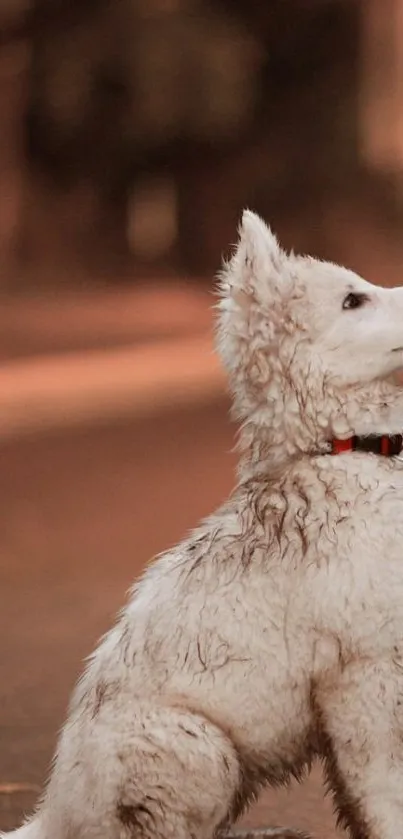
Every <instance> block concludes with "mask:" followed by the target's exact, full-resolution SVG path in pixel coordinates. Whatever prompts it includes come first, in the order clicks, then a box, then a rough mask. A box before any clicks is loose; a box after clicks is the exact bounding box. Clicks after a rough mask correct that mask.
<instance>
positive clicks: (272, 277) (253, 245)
mask: <svg viewBox="0 0 403 839" xmlns="http://www.w3.org/2000/svg"><path fill="white" fill-rule="evenodd" d="M284 258H285V254H284V252H283V251H282V249H281V248H280V245H279V244H278V241H277V239H276V237H275V235H274V233H272V231H271V230H270V228H269V227H268V226H267V224H265V222H264V221H263V220H262V219H261V218H260V217H259V216H258V215H256V213H252V212H251V211H250V210H245V211H244V212H243V215H242V221H241V224H240V227H239V239H238V243H237V246H236V250H235V253H234V255H233V257H232V259H231V260H230V262H228V263H227V264H226V265H225V266H224V270H223V272H222V274H221V288H220V291H221V297H222V298H227V299H228V298H232V299H233V301H234V302H235V303H238V305H239V306H240V307H241V308H244V307H248V305H249V304H250V303H251V302H252V301H254V302H256V303H260V304H261V305H263V306H264V304H265V303H270V300H271V298H272V297H273V294H278V292H279V291H280V288H281V282H282V267H283V264H284Z"/></svg>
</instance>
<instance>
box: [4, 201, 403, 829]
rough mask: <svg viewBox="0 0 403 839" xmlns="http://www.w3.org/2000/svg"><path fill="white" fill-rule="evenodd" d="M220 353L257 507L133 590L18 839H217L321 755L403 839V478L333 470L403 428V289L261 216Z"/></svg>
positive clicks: (226, 296) (208, 524)
mask: <svg viewBox="0 0 403 839" xmlns="http://www.w3.org/2000/svg"><path fill="white" fill-rule="evenodd" d="M350 292H353V293H359V294H363V295H365V300H364V303H363V305H362V306H361V307H359V308H357V309H345V308H343V301H344V300H345V298H346V295H347V294H348V293H350ZM218 346H219V350H220V353H221V356H222V358H223V361H224V363H225V366H226V368H227V370H228V375H229V381H230V386H231V390H232V394H233V400H234V412H235V415H236V417H237V418H238V419H239V420H241V423H242V426H241V431H240V438H239V447H240V466H239V482H238V486H237V488H236V490H235V491H234V493H233V495H232V496H231V498H230V499H229V500H228V502H227V503H226V504H225V505H224V506H223V507H222V508H221V509H219V510H218V511H217V512H216V513H215V514H214V515H212V516H211V517H210V518H209V519H207V520H206V521H205V522H203V523H202V525H201V526H200V527H199V528H198V529H197V530H196V531H195V532H194V533H192V534H191V536H189V538H187V539H185V540H184V541H183V542H182V543H181V544H180V545H178V546H177V547H176V548H174V549H173V550H171V551H169V552H168V553H166V554H165V555H163V556H162V557H160V558H159V559H158V560H157V561H156V562H155V563H154V564H153V565H151V566H150V568H149V569H148V570H147V572H146V573H145V575H144V576H143V578H142V580H141V581H140V582H139V583H138V584H137V585H136V586H135V588H134V589H133V592H132V595H131V598H130V602H129V604H128V606H127V607H126V608H125V609H124V611H123V612H122V614H121V616H120V618H119V620H118V622H117V624H116V626H115V628H114V629H112V631H111V632H110V633H109V634H108V635H107V636H106V638H105V639H104V640H103V641H102V643H101V644H100V646H99V647H98V649H97V650H96V652H95V653H94V655H93V656H92V658H91V660H90V662H89V664H88V667H87V669H86V671H85V673H84V675H83V677H82V679H81V681H80V683H79V685H78V687H77V689H76V691H75V694H74V696H73V699H72V702H71V707H70V713H69V717H68V720H67V723H66V725H65V727H64V730H63V732H62V735H61V738H60V742H59V745H58V749H57V754H56V757H55V762H54V767H53V771H52V774H51V778H50V781H49V784H48V787H47V790H46V792H45V794H44V797H43V800H42V802H41V803H40V804H39V806H38V810H37V813H36V815H35V816H34V817H33V819H31V820H30V821H29V822H28V823H27V824H26V825H25V826H23V827H22V828H20V829H19V830H18V831H16V832H15V833H14V834H12V836H13V839H129V837H130V839H137V838H138V839H140V838H141V839H151V837H153V839H212V837H213V835H214V834H215V832H216V831H217V830H220V829H221V828H222V827H223V826H225V825H226V824H230V823H231V822H233V821H234V820H235V819H236V818H237V816H238V815H239V813H240V812H241V811H242V810H243V808H244V807H245V806H247V804H248V803H249V801H250V800H251V799H252V798H253V797H254V796H255V795H256V794H257V793H258V792H259V789H260V788H261V786H262V785H264V784H266V783H280V782H282V781H285V780H287V778H288V777H289V776H290V775H291V774H296V775H298V774H299V773H300V772H301V771H302V770H303V769H304V768H305V767H309V764H310V761H311V760H312V758H313V756H315V755H319V756H320V757H322V758H323V759H324V761H325V764H326V767H327V771H328V776H329V782H330V784H331V786H332V789H333V791H334V794H335V800H336V806H337V808H338V811H339V815H340V816H341V818H342V820H343V821H344V823H345V824H346V825H347V826H348V827H349V828H350V829H351V831H352V833H353V835H354V837H355V839H364V837H365V838H366V839H396V836H400V835H401V834H402V833H403V828H402V824H403V551H402V544H403V541H401V540H403V463H401V462H400V461H399V460H396V459H387V458H382V457H378V456H375V455H372V454H363V453H348V454H344V455H340V456H337V457H333V456H330V455H329V440H330V439H331V438H332V436H338V437H348V436H350V435H352V434H367V433H371V434H375V433H390V434H394V433H398V432H400V431H401V429H402V427H403V389H402V388H399V387H398V386H396V385H394V384H393V383H392V382H391V374H393V373H394V371H396V370H398V369H400V368H401V367H402V366H403V349H402V347H403V289H401V288H399V289H393V290H389V289H383V288H378V287H375V286H372V285H370V284H369V283H367V282H365V280H363V279H361V277H358V276H357V275H356V274H354V273H352V272H351V271H347V270H345V269H344V268H340V267H338V266H336V265H332V264H328V263H322V262H319V261H317V260H315V259H311V258H308V257H298V256H294V255H287V254H286V253H284V252H283V251H282V250H281V248H280V247H279V245H278V243H277V240H276V238H275V237H274V235H273V234H272V233H271V232H270V230H269V229H268V228H267V227H266V225H265V224H264V223H263V221H261V220H260V219H259V218H258V217H257V216H256V215H254V214H253V213H251V212H245V213H244V215H243V220H242V226H241V230H240V239H239V243H238V246H237V248H236V252H235V254H234V257H233V258H232V260H231V262H230V263H229V264H228V265H227V266H226V267H225V269H224V271H223V273H222V277H221V281H220V302H219V322H218ZM267 835H269V833H268V834H267ZM275 835H278V834H275Z"/></svg>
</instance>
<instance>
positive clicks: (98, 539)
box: [0, 403, 334, 837]
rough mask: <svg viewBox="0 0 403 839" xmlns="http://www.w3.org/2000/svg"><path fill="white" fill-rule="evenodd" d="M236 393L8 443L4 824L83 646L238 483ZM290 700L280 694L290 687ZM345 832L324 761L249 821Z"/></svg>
mask: <svg viewBox="0 0 403 839" xmlns="http://www.w3.org/2000/svg"><path fill="white" fill-rule="evenodd" d="M226 413H227V406H226V404H224V403H222V404H218V403H216V404H215V405H211V406H209V407H208V406H207V407H202V408H198V409H197V410H196V409H195V408H193V409H192V408H190V409H189V410H188V411H186V410H182V411H181V412H180V413H179V412H177V413H175V412H174V411H171V412H168V413H167V414H166V415H164V414H161V415H160V416H158V417H152V418H151V417H150V418H146V417H143V418H142V419H141V420H139V419H138V420H136V421H135V420H131V421H130V422H128V421H127V422H125V423H123V422H121V423H120V424H118V423H116V424H114V425H113V426H109V427H102V426H97V427H94V428H87V429H73V430H66V429H65V430H63V431H59V432H57V433H56V432H55V433H54V434H53V435H51V434H47V435H46V436H42V437H41V436H39V435H38V436H34V437H32V438H29V437H28V438H25V439H23V440H17V441H14V442H13V441H8V442H3V443H1V444H0V464H1V475H2V479H1V482H0V498H1V503H0V540H1V545H0V548H1V550H0V639H1V640H0V710H1V713H0V745H1V748H0V785H3V787H1V786H0V790H1V789H3V792H0V827H2V828H10V827H12V826H13V825H15V824H16V823H17V822H19V820H20V819H21V817H22V814H23V812H24V810H29V809H30V807H31V806H32V804H33V802H34V799H35V793H34V792H33V791H29V790H26V791H25V792H23V791H22V792H21V791H20V792H18V790H17V791H15V790H14V791H13V789H12V787H9V792H8V793H7V792H4V790H6V789H7V788H6V787H5V786H4V785H5V784H6V783H7V784H13V783H17V784H18V783H23V784H33V785H39V786H40V785H41V784H42V782H43V779H44V777H45V774H46V771H47V767H48V765H49V761H50V758H51V755H52V751H53V749H54V746H55V742H56V733H57V730H58V728H59V726H60V724H61V723H62V720H63V717H64V714H65V708H66V703H67V700H68V695H69V692H70V690H71V688H72V686H73V683H74V680H75V679H76V677H77V675H78V673H79V672H80V669H81V661H82V659H83V657H84V656H85V655H86V654H87V653H89V652H90V651H91V649H92V648H93V646H94V643H95V642H96V640H97V638H98V636H99V635H100V634H101V633H102V632H103V631H105V630H106V629H107V628H108V626H109V625H110V623H111V621H112V620H113V616H114V614H115V612H116V610H117V609H118V608H119V607H120V606H121V605H122V603H123V600H124V594H125V590H126V589H127V587H128V586H129V584H130V583H131V582H132V580H133V579H134V578H135V577H136V575H137V574H138V573H139V571H140V570H141V569H142V567H143V566H144V563H145V562H146V561H147V560H148V559H149V558H150V557H151V556H152V555H153V554H154V553H156V552H157V551H160V550H162V549H163V548H166V547H168V546H170V545H172V543H174V542H175V541H176V540H178V539H179V538H180V537H181V536H182V535H183V534H184V533H186V531H187V529H188V528H189V527H191V526H192V525H194V524H196V522H197V521H198V519H199V518H200V516H202V515H204V514H206V513H208V512H209V511H211V510H212V509H213V508H214V507H215V506H216V505H217V504H218V503H219V502H220V501H221V500H222V499H223V498H224V496H225V495H226V493H227V492H228V490H229V489H230V487H231V485H232V472H233V465H234V458H233V455H231V453H230V450H231V447H232V444H233V429H232V428H231V427H230V425H229V423H228V421H227V417H226ZM279 701H281V697H279ZM264 821H266V822H271V823H273V822H274V823H281V822H287V823H291V824H294V825H298V826H300V827H302V828H305V829H308V830H312V831H313V832H314V833H315V835H316V836H318V837H320V836H323V837H327V836H334V826H333V825H334V820H333V817H332V814H331V807H330V802H329V801H328V800H327V802H326V803H325V802H324V800H323V792H322V788H321V784H320V773H319V770H317V771H315V772H314V773H313V775H312V777H311V779H310V780H309V782H307V783H305V784H303V785H302V786H300V787H299V788H294V787H293V788H292V790H291V792H290V793H287V792H285V791H280V792H273V793H272V792H270V793H269V794H266V795H265V796H264V797H263V798H262V801H261V803H260V804H259V806H258V807H257V808H255V809H254V810H253V812H252V813H251V814H250V818H249V823H259V822H260V823H261V822H264Z"/></svg>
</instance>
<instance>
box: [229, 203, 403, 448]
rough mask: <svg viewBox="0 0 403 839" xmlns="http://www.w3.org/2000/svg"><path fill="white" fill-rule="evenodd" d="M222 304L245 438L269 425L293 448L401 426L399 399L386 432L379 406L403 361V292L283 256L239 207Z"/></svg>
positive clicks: (253, 218)
mask: <svg viewBox="0 0 403 839" xmlns="http://www.w3.org/2000/svg"><path fill="white" fill-rule="evenodd" d="M219 310H220V316H219V324H218V348H219V352H220V354H221V357H222V359H223V362H224V365H225V367H226V369H227V371H228V374H229V379H230V386H231V390H232V393H233V397H234V410H235V413H236V416H237V417H238V418H239V419H241V420H242V421H243V423H244V425H245V427H247V428H248V429H249V434H250V435H252V437H253V435H256V432H257V431H258V430H259V428H260V429H266V430H267V434H266V437H267V438H268V435H270V439H271V440H272V441H273V445H274V444H275V441H276V440H277V439H278V440H279V441H280V439H281V441H282V444H283V445H285V446H286V448H287V450H288V452H289V453H291V452H292V451H295V450H309V449H311V450H312V449H314V448H315V447H317V446H318V445H323V444H324V443H325V442H326V440H329V439H330V438H331V437H332V436H344V437H347V436H349V434H351V433H378V432H379V433H397V432H398V431H400V430H401V429H402V427H403V402H402V412H401V415H400V417H399V419H398V423H399V427H396V421H395V419H396V418H395V419H394V420H393V422H392V425H393V428H392V427H385V422H389V419H390V418H389V419H387V418H386V414H385V404H386V402H387V401H388V398H389V397H390V398H395V396H396V388H394V387H392V385H391V384H390V383H389V382H388V381H387V379H388V377H390V376H391V374H393V373H394V372H395V371H397V370H399V369H401V368H402V367H403V288H395V289H385V288H381V287H378V286H374V285H371V284H370V283H368V282H366V281H365V280H363V279H362V278H361V277H359V276H358V275H357V274H355V273H353V272H352V271H349V270H347V269H345V268H342V267H340V266H337V265H334V264H332V263H327V262H321V261H319V260H317V259H312V258H310V257H301V256H295V255H294V254H287V253H285V252H284V251H283V250H282V249H281V247H280V246H279V244H278V242H277V239H276V237H275V236H274V235H273V233H272V232H271V231H270V229H269V228H268V227H267V226H266V224H265V223H264V222H263V221H262V220H261V219H260V218H259V217H258V216H256V215H255V214H254V213H251V212H249V211H245V213H244V214H243V218H242V224H241V228H240V237H239V242H238V245H237V248H236V251H235V254H234V256H233V258H232V259H231V261H230V262H229V263H228V264H226V265H225V267H224V269H223V271H222V274H221V277H220V303H219ZM392 394H393V395H394V396H393V397H392ZM400 398H402V397H400ZM389 426H390V423H389Z"/></svg>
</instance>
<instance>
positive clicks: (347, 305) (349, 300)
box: [343, 291, 368, 309]
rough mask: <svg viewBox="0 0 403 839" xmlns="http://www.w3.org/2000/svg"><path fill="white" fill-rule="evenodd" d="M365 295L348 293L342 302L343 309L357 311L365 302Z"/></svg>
mask: <svg viewBox="0 0 403 839" xmlns="http://www.w3.org/2000/svg"><path fill="white" fill-rule="evenodd" d="M367 299H368V298H367V296H366V294H354V292H352V291H350V294H347V297H345V298H344V300H343V309H359V308H360V306H363V305H364V303H365V302H366V301H367Z"/></svg>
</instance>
